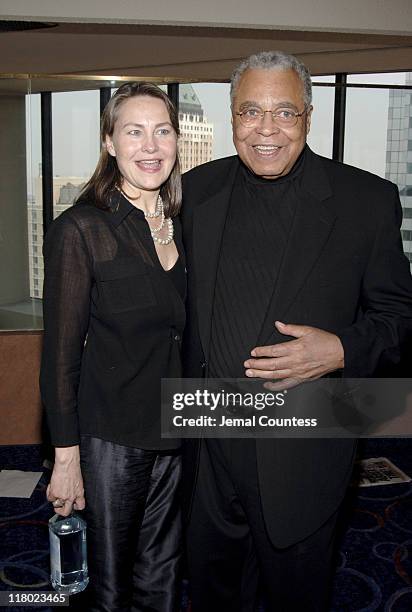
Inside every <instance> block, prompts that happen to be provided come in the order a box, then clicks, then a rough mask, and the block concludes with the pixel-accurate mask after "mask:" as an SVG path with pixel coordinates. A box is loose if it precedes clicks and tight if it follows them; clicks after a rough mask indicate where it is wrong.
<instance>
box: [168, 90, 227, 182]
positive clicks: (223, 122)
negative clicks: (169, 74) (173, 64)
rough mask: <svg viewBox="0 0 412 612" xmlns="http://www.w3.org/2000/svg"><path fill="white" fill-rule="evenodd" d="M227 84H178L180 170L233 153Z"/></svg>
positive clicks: (184, 170)
mask: <svg viewBox="0 0 412 612" xmlns="http://www.w3.org/2000/svg"><path fill="white" fill-rule="evenodd" d="M229 89H230V86H229V84H228V83H193V84H181V85H180V86H179V121H180V130H181V136H180V140H179V152H180V160H181V164H182V172H186V170H190V168H193V167H194V166H198V165H199V164H203V163H205V162H207V161H210V160H212V159H218V158H220V157H226V156H228V155H234V154H235V153H236V150H235V148H234V146H233V142H232V126H231V112H230V96H229Z"/></svg>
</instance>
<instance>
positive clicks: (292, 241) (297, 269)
mask: <svg viewBox="0 0 412 612" xmlns="http://www.w3.org/2000/svg"><path fill="white" fill-rule="evenodd" d="M303 172H304V174H303V179H302V187H303V193H302V197H301V198H300V200H299V203H298V205H297V209H296V214H295V218H294V221H293V225H292V229H291V233H290V236H289V240H288V243H287V246H286V250H285V253H284V256H283V259H282V263H281V266H280V269H279V273H278V276H277V280H276V283H275V286H274V290H273V293H272V297H271V300H270V303H269V307H268V310H267V313H266V316H265V319H264V321H263V324H262V327H261V331H260V333H259V337H258V340H257V346H262V345H265V344H267V343H268V341H269V338H270V337H272V339H273V331H274V330H275V327H274V323H275V321H276V320H280V321H282V320H283V319H284V318H285V317H286V321H285V322H290V323H292V322H295V321H287V312H288V310H289V309H290V307H291V305H292V304H293V302H294V301H295V300H296V299H297V297H298V294H299V290H300V289H301V287H302V286H303V284H304V283H305V280H306V278H307V276H308V275H309V273H310V271H311V270H312V268H313V266H314V265H315V263H316V261H317V260H318V258H319V257H320V256H321V253H322V249H323V247H324V245H325V244H326V241H327V240H328V238H329V235H330V233H331V231H332V228H333V226H334V223H335V219H336V214H335V211H334V210H333V208H332V207H331V205H330V201H329V202H326V200H328V199H329V198H330V196H331V195H332V190H331V187H330V183H329V180H328V178H327V176H326V174H325V171H324V169H323V165H322V163H321V161H320V159H319V157H318V156H317V155H315V154H314V153H312V151H311V150H310V149H309V148H308V149H307V151H306V159H305V167H304V171H303ZM296 323H299V322H298V321H296ZM282 338H283V336H282Z"/></svg>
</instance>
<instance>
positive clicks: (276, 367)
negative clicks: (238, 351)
mask: <svg viewBox="0 0 412 612" xmlns="http://www.w3.org/2000/svg"><path fill="white" fill-rule="evenodd" d="M275 325H276V328H277V330H278V331H279V332H280V333H281V334H284V335H286V336H293V337H294V338H295V339H294V340H289V341H288V342H281V343H279V344H272V345H269V346H258V347H256V348H254V349H253V350H252V351H251V355H252V358H250V359H247V360H246V361H245V362H244V366H245V368H246V376H247V377H249V378H264V379H266V380H268V381H275V382H267V383H265V387H266V388H268V389H270V390H272V391H277V390H281V389H289V388H291V387H295V386H296V385H299V384H301V383H303V382H308V381H311V380H316V379H317V378H320V377H321V376H324V375H325V374H327V373H328V372H333V371H335V370H339V369H340V368H343V367H344V351H343V346H342V343H341V341H340V339H339V338H338V336H336V335H335V334H332V333H330V332H327V331H324V330H323V329H318V328H317V327H310V326H308V325H293V324H285V323H281V322H280V321H276V323H275Z"/></svg>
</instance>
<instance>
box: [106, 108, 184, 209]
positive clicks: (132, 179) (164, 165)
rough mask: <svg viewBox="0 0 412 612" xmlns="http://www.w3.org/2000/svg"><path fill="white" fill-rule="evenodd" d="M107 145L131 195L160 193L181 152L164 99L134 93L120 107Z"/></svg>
mask: <svg viewBox="0 0 412 612" xmlns="http://www.w3.org/2000/svg"><path fill="white" fill-rule="evenodd" d="M106 148H107V151H108V152H109V154H110V155H112V156H113V157H115V158H116V161H117V165H118V168H119V170H120V173H121V175H122V177H123V182H122V189H124V191H125V192H126V193H127V194H128V195H130V196H131V197H139V196H140V195H142V193H149V192H150V194H153V192H154V194H155V195H157V193H158V191H159V189H160V187H161V185H162V184H163V183H164V182H165V181H166V180H167V179H168V177H169V175H170V173H171V171H172V169H173V166H174V163H175V161H176V153H177V135H176V132H175V131H174V129H173V127H172V124H171V121H170V117H169V113H168V111H167V108H166V105H165V103H164V102H163V100H160V99H159V98H154V97H152V96H133V97H131V98H128V99H127V100H126V101H124V102H123V103H122V104H121V105H120V107H119V109H118V116H117V119H116V122H115V124H114V130H113V134H112V136H108V135H107V136H106Z"/></svg>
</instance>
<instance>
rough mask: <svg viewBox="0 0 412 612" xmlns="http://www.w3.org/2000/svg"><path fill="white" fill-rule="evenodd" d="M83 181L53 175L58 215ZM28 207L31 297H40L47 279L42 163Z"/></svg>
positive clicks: (76, 192) (77, 191)
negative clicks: (44, 256)
mask: <svg viewBox="0 0 412 612" xmlns="http://www.w3.org/2000/svg"><path fill="white" fill-rule="evenodd" d="M84 184H85V181H84V178H83V177H77V176H55V177H54V178H53V210H54V217H55V218H56V217H58V216H59V215H60V213H62V212H63V210H66V208H69V206H71V205H72V204H73V202H74V201H75V200H76V198H77V196H78V195H79V193H80V191H81V190H82V188H83V186H84ZM27 207H28V215H27V219H28V245H29V266H30V296H31V297H33V298H41V297H42V295H43V280H44V266H43V257H42V248H43V210H42V171H41V164H40V165H39V176H37V177H35V179H34V194H29V195H28V201H27Z"/></svg>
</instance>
